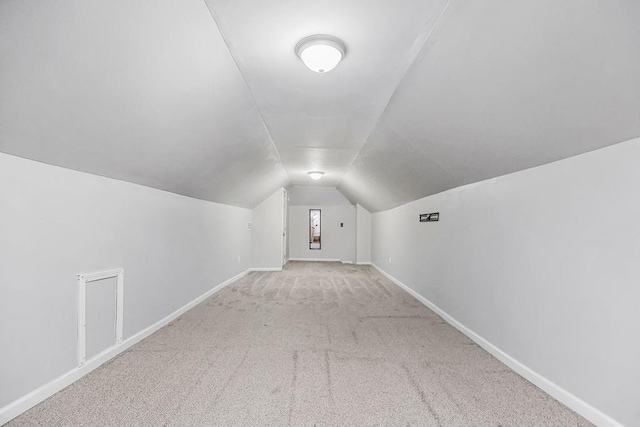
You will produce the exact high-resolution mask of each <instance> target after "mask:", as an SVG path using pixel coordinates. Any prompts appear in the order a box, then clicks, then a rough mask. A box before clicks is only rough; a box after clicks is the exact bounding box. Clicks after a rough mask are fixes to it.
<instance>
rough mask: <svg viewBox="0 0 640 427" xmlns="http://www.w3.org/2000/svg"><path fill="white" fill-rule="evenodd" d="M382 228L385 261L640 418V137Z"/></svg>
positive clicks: (499, 340)
mask: <svg viewBox="0 0 640 427" xmlns="http://www.w3.org/2000/svg"><path fill="white" fill-rule="evenodd" d="M438 211H439V212H440V221H439V222H435V223H419V222H418V214H420V213H428V212H438ZM372 226H373V229H372V232H373V244H372V254H373V262H374V263H375V264H376V265H378V266H379V267H381V268H382V269H384V270H385V271H386V272H388V273H389V274H391V275H392V276H394V277H395V278H397V279H398V280H400V281H401V282H403V283H405V284H406V285H408V286H409V287H411V288H412V289H413V290H415V291H417V292H418V293H419V294H421V295H422V296H424V297H426V298H427V299H428V300H430V301H431V302H433V303H434V304H435V305H437V306H438V307H440V308H441V309H442V310H444V311H445V312H446V313H448V314H449V315H450V316H452V317H453V318H454V319H456V320H457V321H459V322H460V323H462V324H463V325H464V326H466V327H467V328H469V329H471V330H472V331H474V332H475V333H477V334H479V335H480V336H481V337H483V338H484V339H486V340H487V341H489V342H490V343H492V344H493V345H495V346H496V347H498V348H499V349H501V350H502V351H504V352H505V353H507V354H508V355H510V356H511V357H513V358H514V359H516V360H517V361H519V362H521V363H523V364H524V365H526V366H528V367H529V368H531V369H532V370H533V371H535V372H537V373H538V374H540V375H542V376H544V377H546V378H547V379H549V380H551V381H552V382H554V383H556V384H557V385H558V386H560V387H562V388H564V389H565V390H567V391H569V392H570V393H572V394H574V395H575V396H577V397H578V398H579V399H582V400H583V401H585V402H586V403H587V404H589V405H592V406H593V407H595V408H596V409H597V410H600V411H602V412H604V413H605V414H607V415H609V416H610V417H613V418H614V419H615V420H618V421H619V422H621V423H623V424H625V425H629V426H631V425H640V405H639V404H638V402H640V388H638V381H639V380H640V363H638V361H639V360H640V340H639V339H638V338H639V337H640V310H639V309H638V305H639V304H640V139H636V140H633V141H629V142H626V143H622V144H618V145H614V146H611V147H608V148H605V149H601V150H597V151H593V152H590V153H587V154H583V155H580V156H577V157H573V158H569V159H566V160H562V161H559V162H555V163H551V164H548V165H545V166H541V167H537V168H534V169H529V170H526V171H522V172H518V173H514V174H511V175H506V176H503V177H500V178H496V179H491V180H488V181H483V182H480V183H477V184H473V185H468V186H465V187H461V188H457V189H454V190H450V191H447V192H444V193H441V194H437V195H434V196H430V197H426V198H424V199H420V200H418V201H415V202H412V203H408V204H406V205H403V206H401V207H398V208H395V209H392V210H389V211H385V212H380V213H376V214H374V215H373V223H372ZM390 258H391V262H389V260H390Z"/></svg>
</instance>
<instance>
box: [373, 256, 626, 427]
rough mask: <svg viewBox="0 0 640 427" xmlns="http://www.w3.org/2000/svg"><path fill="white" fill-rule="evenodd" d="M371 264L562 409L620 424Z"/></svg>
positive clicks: (595, 420)
mask: <svg viewBox="0 0 640 427" xmlns="http://www.w3.org/2000/svg"><path fill="white" fill-rule="evenodd" d="M371 265H373V266H374V267H375V268H376V269H377V270H378V271H379V272H380V273H381V274H382V275H384V276H385V277H386V278H388V279H389V280H391V281H392V282H393V283H395V284H396V285H398V286H400V287H401V288H402V289H404V290H405V291H407V292H408V293H409V294H411V295H412V296H413V297H414V298H416V299H417V300H418V301H420V302H421V303H423V304H424V305H426V306H427V307H428V308H429V309H431V310H432V311H434V312H435V313H436V314H438V315H439V316H440V317H442V318H443V319H444V320H446V321H447V322H448V323H449V324H450V325H451V326H453V327H455V328H456V329H458V330H459V331H460V332H462V333H463V334H465V335H466V336H467V337H469V338H470V339H471V340H472V341H474V342H475V343H476V344H478V345H479V346H480V347H482V348H483V349H485V350H486V351H488V352H489V353H491V354H492V355H493V356H494V357H496V358H497V359H498V360H500V361H501V362H502V363H504V364H505V365H507V366H508V367H509V368H511V369H513V370H514V371H515V372H517V373H518V374H520V376H522V377H524V378H525V379H527V380H528V381H530V382H531V383H533V384H535V385H536V386H538V387H539V388H540V389H542V390H543V391H545V392H546V393H548V394H549V395H551V396H552V397H554V398H555V399H557V400H558V401H560V402H562V403H563V404H565V405H566V406H568V407H569V408H571V409H572V410H574V411H575V412H577V413H578V414H580V415H582V416H583V417H585V418H586V419H587V420H589V421H591V422H592V423H594V424H595V425H597V426H611V427H622V424H620V423H619V422H617V421H616V420H614V419H613V418H611V417H610V416H608V415H607V414H605V413H603V412H602V411H600V410H599V409H596V408H594V407H593V406H591V405H590V404H588V403H587V402H585V401H584V400H582V399H580V398H579V397H577V396H575V395H573V394H572V393H570V392H569V391H567V390H565V389H564V388H562V387H560V386H559V385H557V384H556V383H554V382H553V381H551V380H549V379H547V378H545V377H543V376H542V375H540V374H539V373H537V372H535V371H534V370H533V369H531V368H529V367H528V366H526V365H524V364H523V363H521V362H519V361H517V360H516V359H514V358H513V357H511V356H509V355H508V354H507V353H505V352H504V351H502V350H500V349H499V348H498V347H496V346H494V345H493V344H491V343H490V342H489V341H487V340H486V339H484V338H482V337H481V336H480V335H478V334H476V333H475V332H473V331H472V330H471V329H469V328H467V327H466V326H464V325H463V324H462V323H460V322H458V321H457V320H456V319H454V318H453V317H451V316H450V315H449V314H447V313H446V312H445V311H444V310H442V309H441V308H440V307H438V306H437V305H435V304H434V303H432V302H431V301H429V300H428V299H427V298H425V297H423V296H422V295H420V294H419V293H417V292H416V291H414V290H413V289H411V288H410V287H409V286H407V285H405V284H404V283H402V282H401V281H399V280H398V279H396V278H395V277H393V276H392V275H390V274H389V273H387V272H386V271H384V270H383V269H382V268H380V267H378V266H377V265H375V264H373V263H372V264H371Z"/></svg>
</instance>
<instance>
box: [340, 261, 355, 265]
mask: <svg viewBox="0 0 640 427" xmlns="http://www.w3.org/2000/svg"><path fill="white" fill-rule="evenodd" d="M340 262H342V263H343V264H353V261H351V260H346V261H342V260H340Z"/></svg>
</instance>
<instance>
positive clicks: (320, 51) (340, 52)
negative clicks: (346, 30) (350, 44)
mask: <svg viewBox="0 0 640 427" xmlns="http://www.w3.org/2000/svg"><path fill="white" fill-rule="evenodd" d="M346 53H347V48H346V47H345V45H344V43H343V42H342V40H340V39H339V38H336V37H333V36H328V35H326V34H316V35H314V36H309V37H305V38H303V39H302V40H300V41H299V42H298V44H297V45H296V55H298V57H299V58H300V59H302V62H304V65H306V66H307V67H308V68H309V69H310V70H313V71H315V72H316V73H326V72H327V71H331V70H333V69H334V68H335V67H336V65H338V63H339V62H340V61H342V58H344V56H345V55H346Z"/></svg>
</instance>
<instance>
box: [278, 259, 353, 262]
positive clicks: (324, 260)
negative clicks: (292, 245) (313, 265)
mask: <svg viewBox="0 0 640 427" xmlns="http://www.w3.org/2000/svg"><path fill="white" fill-rule="evenodd" d="M289 261H322V262H342V260H340V259H332V258H289Z"/></svg>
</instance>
